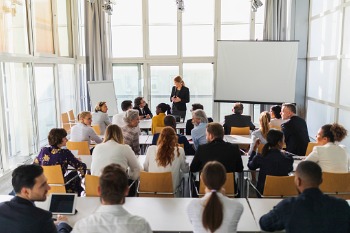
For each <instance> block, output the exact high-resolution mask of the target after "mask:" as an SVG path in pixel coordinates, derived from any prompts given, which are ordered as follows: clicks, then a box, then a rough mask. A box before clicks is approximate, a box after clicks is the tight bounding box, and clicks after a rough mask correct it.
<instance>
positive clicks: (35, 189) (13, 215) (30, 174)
mask: <svg viewBox="0 0 350 233" xmlns="http://www.w3.org/2000/svg"><path fill="white" fill-rule="evenodd" d="M12 185H13V189H14V192H15V193H16V196H15V197H14V198H12V199H11V200H10V201H7V202H3V203H1V204H0V226H1V230H0V232H2V233H57V232H70V231H71V230H72V228H71V227H70V226H69V225H68V224H67V223H66V222H60V223H57V224H56V225H55V223H54V221H53V219H52V213H51V212H49V211H46V210H43V209H41V208H38V207H36V206H35V204H34V201H45V200H46V195H47V192H48V190H50V186H49V185H48V184H47V180H46V177H45V176H44V173H43V168H42V167H41V166H38V165H34V164H31V165H21V166H19V167H17V168H16V169H15V170H14V171H13V173H12ZM58 220H61V221H63V220H64V221H66V220H67V218H66V217H63V218H62V219H60V218H58Z"/></svg>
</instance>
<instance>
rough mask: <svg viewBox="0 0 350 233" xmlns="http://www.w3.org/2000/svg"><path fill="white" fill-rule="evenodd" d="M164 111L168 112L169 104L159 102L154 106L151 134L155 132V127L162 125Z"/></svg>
mask: <svg viewBox="0 0 350 233" xmlns="http://www.w3.org/2000/svg"><path fill="white" fill-rule="evenodd" d="M165 113H166V114H170V106H169V104H165V103H160V104H158V105H157V107H156V114H157V115H156V116H154V117H153V118H152V128H151V130H152V134H153V135H154V134H155V133H156V127H164V126H165V125H164V118H165V116H166V115H165Z"/></svg>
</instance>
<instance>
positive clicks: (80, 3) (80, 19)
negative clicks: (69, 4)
mask: <svg viewBox="0 0 350 233" xmlns="http://www.w3.org/2000/svg"><path fill="white" fill-rule="evenodd" d="M77 2H78V31H79V35H78V38H79V42H78V43H79V55H80V56H85V18H84V17H85V9H84V6H85V4H88V3H87V2H86V1H84V0H80V1H77Z"/></svg>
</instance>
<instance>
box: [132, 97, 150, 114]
mask: <svg viewBox="0 0 350 233" xmlns="http://www.w3.org/2000/svg"><path fill="white" fill-rule="evenodd" d="M134 109H135V110H137V111H139V118H140V120H142V119H151V118H152V117H153V114H152V112H151V110H150V109H149V108H148V104H147V103H146V101H145V100H144V99H143V97H137V98H136V99H135V100H134Z"/></svg>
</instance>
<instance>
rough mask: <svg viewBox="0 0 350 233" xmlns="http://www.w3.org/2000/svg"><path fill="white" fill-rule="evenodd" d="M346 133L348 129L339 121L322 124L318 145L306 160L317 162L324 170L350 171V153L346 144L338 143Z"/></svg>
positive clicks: (317, 137)
mask: <svg viewBox="0 0 350 233" xmlns="http://www.w3.org/2000/svg"><path fill="white" fill-rule="evenodd" d="M346 135H347V130H346V129H345V128H344V127H343V126H341V125H339V124H337V123H333V124H327V125H324V126H322V127H321V128H320V129H319V130H318V133H317V136H316V142H317V146H315V147H314V148H313V150H312V152H311V153H310V154H309V156H307V157H306V159H305V160H309V161H313V162H315V163H317V164H318V165H320V167H321V168H322V171H324V172H334V173H338V172H339V173H347V172H349V155H348V153H347V151H346V149H345V148H344V146H341V145H339V144H338V142H341V141H342V140H343V139H344V138H345V137H346Z"/></svg>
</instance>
